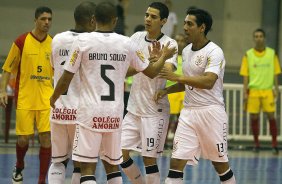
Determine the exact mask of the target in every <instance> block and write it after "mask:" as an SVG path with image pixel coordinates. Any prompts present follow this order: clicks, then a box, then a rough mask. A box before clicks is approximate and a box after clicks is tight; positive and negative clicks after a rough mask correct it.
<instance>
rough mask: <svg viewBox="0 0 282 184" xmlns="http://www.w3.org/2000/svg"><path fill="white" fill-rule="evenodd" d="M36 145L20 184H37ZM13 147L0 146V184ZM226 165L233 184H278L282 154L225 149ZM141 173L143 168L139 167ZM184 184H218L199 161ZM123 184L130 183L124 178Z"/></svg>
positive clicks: (100, 179) (101, 183) (4, 183)
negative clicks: (234, 178) (227, 163)
mask: <svg viewBox="0 0 282 184" xmlns="http://www.w3.org/2000/svg"><path fill="white" fill-rule="evenodd" d="M170 153H171V151H165V153H164V156H162V157H161V158H159V159H158V165H159V168H160V171H161V178H162V180H164V176H166V175H167V172H168V168H169V158H170ZM37 154H38V146H37V145H35V146H34V147H30V149H29V150H28V152H27V155H26V158H25V169H24V172H23V175H24V182H23V183H24V184H37V176H38V167H39V160H38V156H37ZM15 157H16V155H15V144H14V143H10V144H4V143H0V184H10V183H12V182H11V173H12V170H13V167H14V164H15V160H16V159H15ZM229 158H230V165H231V167H232V170H233V172H234V173H235V176H236V180H237V184H282V153H281V151H280V155H278V156H277V155H276V156H275V155H273V154H272V153H271V150H262V151H260V152H259V153H254V152H252V151H250V150H247V151H246V150H229ZM133 159H134V161H136V163H138V165H139V166H141V167H143V165H142V159H141V157H140V156H139V155H138V154H136V153H135V154H133ZM71 172H72V164H71V163H69V165H68V168H67V181H66V184H67V183H70V177H71ZM142 172H143V173H144V168H142ZM185 173H186V174H185V178H184V179H185V182H184V183H185V184H219V183H220V181H219V178H218V176H217V174H216V173H215V171H214V170H213V167H212V165H211V163H210V162H209V161H206V160H203V159H201V160H200V162H199V165H197V166H194V167H191V166H187V167H186V168H185ZM105 177H106V175H105V173H104V171H103V166H102V165H101V164H100V163H98V166H97V171H96V178H97V183H98V184H106V180H105ZM123 178H124V183H125V184H130V182H128V181H127V179H126V177H123Z"/></svg>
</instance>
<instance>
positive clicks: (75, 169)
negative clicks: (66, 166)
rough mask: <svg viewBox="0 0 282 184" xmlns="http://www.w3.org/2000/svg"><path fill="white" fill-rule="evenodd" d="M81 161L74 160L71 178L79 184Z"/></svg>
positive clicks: (72, 183) (75, 183)
mask: <svg viewBox="0 0 282 184" xmlns="http://www.w3.org/2000/svg"><path fill="white" fill-rule="evenodd" d="M80 167H81V166H80V163H79V162H77V161H73V172H72V178H71V184H79V183H80V177H81V170H80Z"/></svg>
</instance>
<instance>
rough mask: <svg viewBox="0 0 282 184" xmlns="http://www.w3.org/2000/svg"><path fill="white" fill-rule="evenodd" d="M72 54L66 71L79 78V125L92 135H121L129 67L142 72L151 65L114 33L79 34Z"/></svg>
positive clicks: (121, 37) (123, 37) (127, 40)
mask: <svg viewBox="0 0 282 184" xmlns="http://www.w3.org/2000/svg"><path fill="white" fill-rule="evenodd" d="M71 53H72V55H71V58H70V59H69V60H68V62H67V64H66V65H65V69H66V70H68V71H69V72H72V73H76V72H77V71H79V74H80V79H81V91H80V98H79V108H78V115H77V121H78V123H79V124H80V125H82V126H84V127H86V128H88V129H90V130H93V131H98V132H113V131H118V130H119V129H120V124H121V122H122V117H123V107H124V104H123V93H124V79H125V76H126V73H127V70H128V67H129V66H131V67H133V68H135V69H136V70H137V71H143V70H144V69H146V68H147V67H148V65H149V61H148V60H146V59H144V55H143V54H142V52H140V51H138V50H137V49H136V46H135V45H134V43H133V42H131V41H130V39H129V38H128V37H125V36H122V35H119V34H116V33H112V32H111V33H109V32H108V33H106V32H104V33H100V32H92V33H82V34H80V35H79V36H78V39H77V40H76V41H75V42H74V44H73V47H72V51H71Z"/></svg>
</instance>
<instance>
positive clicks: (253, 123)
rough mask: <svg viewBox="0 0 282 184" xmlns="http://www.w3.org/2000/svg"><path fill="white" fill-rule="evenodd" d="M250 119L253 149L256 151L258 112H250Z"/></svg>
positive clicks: (257, 147) (257, 142)
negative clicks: (253, 142)
mask: <svg viewBox="0 0 282 184" xmlns="http://www.w3.org/2000/svg"><path fill="white" fill-rule="evenodd" d="M250 119H251V127H252V131H253V136H254V141H255V150H254V151H258V149H259V146H260V145H259V139H258V137H259V114H255V113H251V114H250Z"/></svg>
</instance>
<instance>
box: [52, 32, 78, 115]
mask: <svg viewBox="0 0 282 184" xmlns="http://www.w3.org/2000/svg"><path fill="white" fill-rule="evenodd" d="M79 34H80V33H78V32H75V31H74V30H70V31H65V32H62V33H59V34H57V35H56V36H55V37H54V38H53V41H52V60H51V61H52V66H53V68H54V86H56V84H57V83H58V80H59V79H60V77H61V76H62V74H63V72H64V65H65V63H66V61H67V59H68V58H69V56H70V50H71V47H72V44H73V42H74V40H75V39H77V37H78V35H79ZM79 91H80V79H79V73H76V74H75V75H74V77H73V79H72V81H71V84H70V86H69V88H68V91H67V93H66V94H64V95H62V96H61V97H60V99H59V100H58V101H57V103H56V107H57V108H61V107H62V108H64V107H65V108H67V109H73V108H75V109H76V108H77V106H78V99H79Z"/></svg>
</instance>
